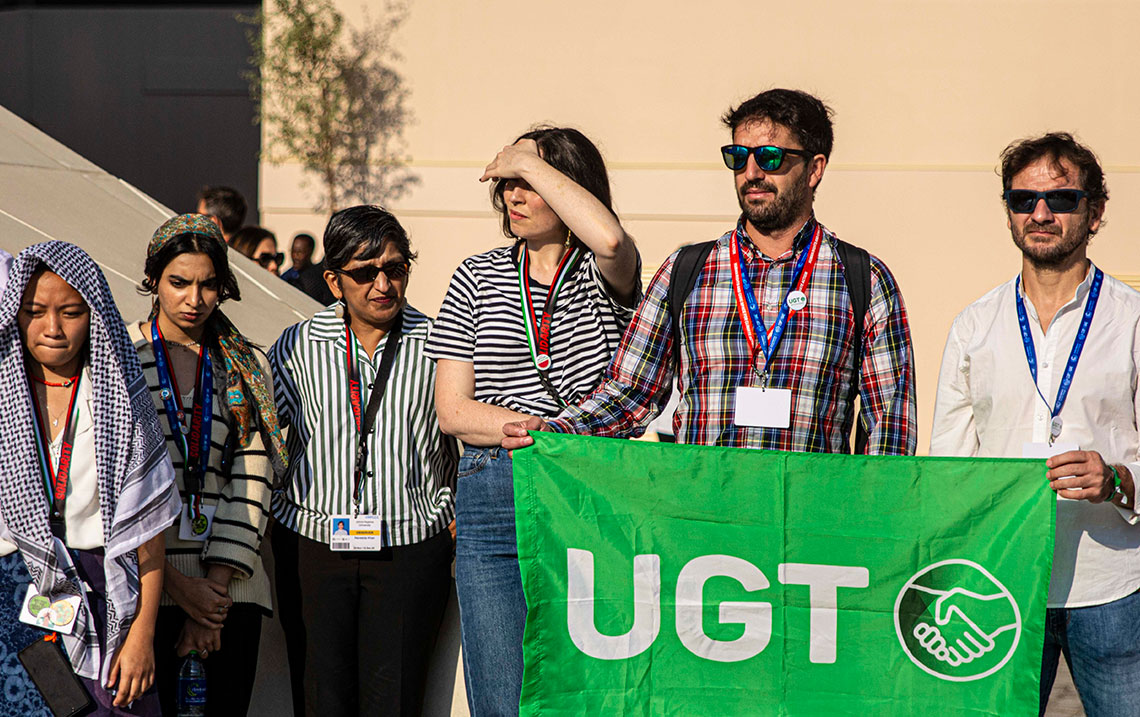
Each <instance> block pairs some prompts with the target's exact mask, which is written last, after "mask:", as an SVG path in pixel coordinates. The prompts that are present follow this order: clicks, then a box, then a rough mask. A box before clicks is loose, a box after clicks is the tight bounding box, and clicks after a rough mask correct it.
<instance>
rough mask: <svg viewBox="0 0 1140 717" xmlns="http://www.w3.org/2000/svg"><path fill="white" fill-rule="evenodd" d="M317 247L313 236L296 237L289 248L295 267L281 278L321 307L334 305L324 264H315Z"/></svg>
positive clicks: (299, 235) (300, 235)
mask: <svg viewBox="0 0 1140 717" xmlns="http://www.w3.org/2000/svg"><path fill="white" fill-rule="evenodd" d="M316 246H317V241H316V240H315V239H314V238H313V235H312V234H305V233H304V232H302V233H300V234H297V235H296V236H294V237H293V244H292V245H291V246H290V248H289V256H290V258H291V259H292V260H293V266H292V267H290V268H289V270H288V271H286V272H285V273H284V274H282V275H281V278H282V279H284V280H285V281H287V282H289V283H290V284H292V285H293V286H295V287H297V288H298V289H300V290H301V291H303V292H305V293H306V294H308V295H309V296H311V297H312V298H314V299H316V300H317V301H318V302H320V304H321V306H328V305H329V304H331V303H333V295H332V292H331V291H329V285H328V282H326V281H325V267H324V262H317V263H313V251H314V250H315V249H316Z"/></svg>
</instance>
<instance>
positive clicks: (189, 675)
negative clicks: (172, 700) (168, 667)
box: [178, 650, 206, 717]
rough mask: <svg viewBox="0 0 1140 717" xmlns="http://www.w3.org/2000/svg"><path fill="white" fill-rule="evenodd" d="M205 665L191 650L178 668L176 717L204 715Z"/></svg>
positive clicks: (202, 716)
mask: <svg viewBox="0 0 1140 717" xmlns="http://www.w3.org/2000/svg"><path fill="white" fill-rule="evenodd" d="M205 715H206V665H205V664H204V663H203V662H202V659H201V658H200V657H198V652H197V651H196V650H191V651H190V654H189V655H187V656H186V659H184V660H183V661H182V668H181V669H179V670H178V717H205Z"/></svg>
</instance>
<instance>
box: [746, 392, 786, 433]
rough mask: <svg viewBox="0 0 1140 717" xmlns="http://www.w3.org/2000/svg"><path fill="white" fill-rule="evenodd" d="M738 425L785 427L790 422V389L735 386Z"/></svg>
mask: <svg viewBox="0 0 1140 717" xmlns="http://www.w3.org/2000/svg"><path fill="white" fill-rule="evenodd" d="M735 421H736V425H738V426H755V427H758V428H787V427H788V426H790V425H791V424H792V391H791V389H788V388H769V389H763V388H760V387H759V386H737V387H736V413H735Z"/></svg>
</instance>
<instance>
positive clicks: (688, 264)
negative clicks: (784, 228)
mask: <svg viewBox="0 0 1140 717" xmlns="http://www.w3.org/2000/svg"><path fill="white" fill-rule="evenodd" d="M717 241H718V240H716V239H714V240H712V241H706V242H701V243H699V244H689V245H688V246H683V247H681V250H680V251H678V252H677V258H676V260H674V262H673V268H672V273H671V274H670V275H669V295H668V303H669V317H670V318H671V319H672V321H673V365H674V366H677V367H678V368H680V366H681V329H680V326H681V310H682V309H683V308H684V306H685V300H686V299H688V298H689V294H691V293H693V287H695V286H696V285H697V277H698V276H700V274H701V271H702V270H703V269H704V268H705V262H706V261H707V260H708V256H709V254H710V253H711V252H712V250H713V247H715V246H716V243H717ZM835 245H836V246H835V249H836V252H837V253H838V254H839V261H840V263H842V264H843V278H844V281H845V282H846V284H847V293H848V294H849V295H850V297H851V310H852V312H853V313H854V314H855V336H857V337H859V341H858V342H857V343H856V344H855V372H854V380H852V382H851V389H850V391H851V392H850V394H849V395H848V398H847V402H848V404H849V405H851V406H854V405H855V399H856V398H857V397H858V396H859V384H860V382H861V381H860V376H861V372H862V370H863V341H862V337H863V324H864V318H865V317H866V315H867V310H868V309H869V308H870V306H871V257H870V255H869V254H868V253H867V250H866V249H860V248H859V247H857V246H854V245H852V244H848V243H847V242H845V241H843V240H842V239H836V240H835ZM854 420H855V425H856V426H857V428H856V431H855V453H862V452H863V451H864V449H865V448H866V447H867V431H866V430H865V429H864V428H863V422H862V421H860V420H859V416H858V415H856V416H855V417H854Z"/></svg>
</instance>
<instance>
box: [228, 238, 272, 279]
mask: <svg viewBox="0 0 1140 717" xmlns="http://www.w3.org/2000/svg"><path fill="white" fill-rule="evenodd" d="M230 246H232V247H233V248H234V250H235V251H236V252H238V253H239V254H242V255H243V256H247V257H249V258H250V259H253V260H254V261H256V262H257V263H258V264H260V265H261V268H262V269H265V270H266V271H268V272H269V273H270V274H274V275H276V274H277V270H278V269H279V268H280V267H281V264H282V263H283V262H284V261H285V255H284V254H282V253H281V252H279V251H277V237H276V236H275V235H274V234H273V232H271V231H269V230H268V229H266V228H265V227H242V228H241V229H239V230H238V231H237V233H236V234H234V236H233V240H232V241H230Z"/></svg>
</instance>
